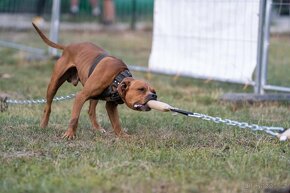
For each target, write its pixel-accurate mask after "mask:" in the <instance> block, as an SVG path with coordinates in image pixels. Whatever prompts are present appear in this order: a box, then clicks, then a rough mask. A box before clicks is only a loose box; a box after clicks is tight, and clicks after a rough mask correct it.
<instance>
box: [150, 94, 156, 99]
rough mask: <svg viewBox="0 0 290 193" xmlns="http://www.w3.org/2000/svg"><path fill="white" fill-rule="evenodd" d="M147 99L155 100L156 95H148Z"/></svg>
mask: <svg viewBox="0 0 290 193" xmlns="http://www.w3.org/2000/svg"><path fill="white" fill-rule="evenodd" d="M149 97H150V99H151V100H157V94H155V93H152V94H150V95H149Z"/></svg>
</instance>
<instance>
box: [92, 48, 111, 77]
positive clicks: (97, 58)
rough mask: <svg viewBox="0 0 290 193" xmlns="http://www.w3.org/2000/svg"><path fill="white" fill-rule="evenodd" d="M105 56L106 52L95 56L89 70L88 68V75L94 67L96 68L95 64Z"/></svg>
mask: <svg viewBox="0 0 290 193" xmlns="http://www.w3.org/2000/svg"><path fill="white" fill-rule="evenodd" d="M107 56H108V54H106V53H102V54H100V55H98V56H97V57H96V59H95V61H94V63H93V64H92V66H91V68H90V70H89V74H88V77H89V76H91V74H92V73H93V71H94V69H95V68H96V66H97V65H98V63H99V62H100V61H101V60H102V59H104V58H105V57H107Z"/></svg>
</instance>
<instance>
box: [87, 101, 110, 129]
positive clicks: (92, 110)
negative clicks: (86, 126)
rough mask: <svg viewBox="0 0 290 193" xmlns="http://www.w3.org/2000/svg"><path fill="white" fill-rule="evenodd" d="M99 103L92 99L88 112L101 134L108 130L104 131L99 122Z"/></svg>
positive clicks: (95, 127)
mask: <svg viewBox="0 0 290 193" xmlns="http://www.w3.org/2000/svg"><path fill="white" fill-rule="evenodd" d="M98 102H99V101H98V100H94V99H90V106H89V111H88V113H89V117H90V120H91V122H92V125H93V127H94V129H95V130H97V131H100V132H101V133H106V130H105V129H103V128H102V127H101V126H100V125H99V123H98V121H97V116H96V107H97V104H98Z"/></svg>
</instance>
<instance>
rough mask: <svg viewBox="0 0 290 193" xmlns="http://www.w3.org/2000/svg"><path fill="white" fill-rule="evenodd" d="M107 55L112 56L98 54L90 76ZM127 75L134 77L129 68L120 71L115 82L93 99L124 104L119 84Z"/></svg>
mask: <svg viewBox="0 0 290 193" xmlns="http://www.w3.org/2000/svg"><path fill="white" fill-rule="evenodd" d="M105 57H110V56H109V55H108V54H106V53H102V54H100V55H98V56H97V57H96V59H95V61H94V63H93V64H92V66H91V68H90V70H89V74H88V77H89V76H90V75H91V74H92V73H93V71H94V69H95V68H96V66H97V64H98V63H100V62H101V60H102V59H104V58H105ZM126 77H132V74H131V73H130V71H129V70H124V71H122V72H120V73H119V74H118V75H117V76H116V77H115V78H114V80H113V82H112V83H111V84H110V86H108V87H107V88H106V89H105V90H104V91H103V92H102V93H101V94H100V95H98V96H96V97H94V98H93V99H98V100H99V99H100V100H105V101H110V102H116V103H117V104H123V103H124V101H123V100H122V98H121V97H120V95H119V93H118V90H117V88H118V85H119V84H120V83H121V82H122V81H123V79H124V78H126Z"/></svg>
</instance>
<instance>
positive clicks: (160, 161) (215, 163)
mask: <svg viewBox="0 0 290 193" xmlns="http://www.w3.org/2000/svg"><path fill="white" fill-rule="evenodd" d="M15 35H17V34H15ZM17 37H18V38H19V37H29V38H26V39H25V38H23V39H21V38H19V39H18V41H22V42H26V41H27V39H29V40H32V42H33V43H31V44H33V45H37V46H39V47H44V45H43V43H42V42H41V40H40V39H39V38H38V37H37V36H36V35H35V33H32V32H29V33H26V32H19V34H18V36H17ZM76 37H77V40H78V41H79V40H83V41H92V42H95V43H98V44H99V45H101V46H102V47H104V48H105V49H107V50H108V51H110V53H112V54H113V55H116V56H118V57H120V58H122V59H123V60H124V61H126V62H127V63H128V64H131V63H133V64H140V65H143V66H145V65H146V63H147V60H148V56H149V52H150V46H151V44H150V42H151V35H150V34H149V33H146V32H136V33H131V32H127V33H97V34H95V33H78V34H73V33H67V34H65V35H64V34H63V35H62V36H61V41H62V42H65V43H66V44H67V43H69V42H77V40H76ZM274 41H275V42H274V44H273V45H278V44H279V41H281V40H280V39H279V38H278V39H275V40H274ZM282 41H284V40H283V39H282ZM116 42H118V44H117V43H116ZM282 48H283V47H279V46H275V51H276V52H277V53H280V54H281V55H285V57H287V56H288V54H287V53H285V51H284V50H283V49H282ZM278 49H280V50H278ZM0 55H1V60H0V72H1V73H7V74H9V75H10V76H11V78H8V79H3V78H2V79H1V78H0V83H1V84H0V90H1V92H5V93H8V94H10V95H11V96H13V97H14V98H18V99H27V98H42V97H44V96H45V92H46V87H47V84H48V81H49V77H50V74H51V70H52V68H53V62H54V61H52V60H42V61H27V60H26V57H27V54H26V53H23V52H18V51H15V50H10V49H6V48H0ZM270 56H271V58H270V61H271V62H273V61H275V68H274V67H273V65H270V68H271V69H272V71H275V73H276V74H279V73H283V74H286V73H289V70H288V69H289V63H288V64H287V62H285V61H284V60H278V59H276V60H275V59H274V58H273V57H274V56H275V57H276V56H277V54H275V53H274V54H273V51H271V55H270ZM288 57H289V56H288ZM280 61H282V62H281V63H280ZM287 61H290V60H287ZM271 64H272V63H271ZM287 65H288V66H287ZM286 66H287V68H286ZM133 74H134V76H135V77H136V78H141V79H145V80H146V81H148V82H150V83H151V84H152V85H153V86H154V87H155V88H156V90H157V92H158V96H159V99H160V100H161V101H164V102H167V103H169V104H172V105H173V106H176V107H180V108H182V109H186V110H189V111H193V112H198V113H204V114H209V115H212V116H219V117H222V118H229V119H233V120H240V121H246V122H249V123H257V124H260V125H269V126H270V125H273V126H282V127H289V123H290V122H289V121H290V120H289V117H290V111H289V108H288V106H287V104H278V103H269V104H254V105H248V104H244V105H241V106H238V107H233V106H232V105H231V104H225V103H221V102H219V100H218V98H219V97H220V96H221V95H223V94H225V93H228V92H251V91H252V88H249V87H248V88H247V89H243V85H234V84H228V83H218V82H209V83H208V82H206V81H203V80H194V79H190V78H182V77H179V78H174V77H171V76H164V75H155V74H146V73H140V72H133ZM271 80H273V81H274V82H277V83H279V82H281V80H278V79H277V78H275V76H273V78H271ZM79 89H81V88H80V87H79V86H78V87H76V88H75V87H73V86H71V85H70V84H64V85H63V86H62V87H61V89H60V90H59V92H58V94H57V95H66V94H69V93H75V92H77V90H79ZM72 102H73V101H71V100H70V101H64V102H59V103H54V105H53V110H52V114H51V119H50V123H49V126H48V128H47V129H41V128H39V120H40V117H41V114H42V111H43V105H35V106H29V105H26V106H22V105H15V106H12V105H11V106H9V109H8V111H6V112H3V113H0V160H1V164H0V190H1V191H0V192H3V193H5V192H9V193H11V192H49V193H51V192H64V193H65V192H85V193H87V192H88V193H91V192H92V193H93V192H144V193H147V192H158V193H159V192H160V193H161V192H168V193H174V192H190V193H195V192H213V193H215V192H231V193H232V192H250V193H251V192H263V190H264V189H265V188H267V187H281V186H287V185H289V180H290V170H289V166H290V160H289V157H290V149H289V143H288V142H286V143H281V142H279V141H278V140H277V139H274V138H272V137H271V136H269V135H266V134H265V133H261V132H252V131H250V130H247V129H239V128H236V127H232V126H226V125H222V124H216V123H213V122H208V121H204V120H200V119H195V118H187V117H184V116H180V115H172V114H171V113H160V112H156V111H150V112H134V111H132V110H130V109H128V108H127V107H126V106H124V105H122V106H120V107H119V111H120V117H121V122H122V125H123V127H124V128H127V131H128V133H129V134H131V136H132V137H131V138H130V139H129V140H125V139H117V138H115V136H114V135H113V134H111V133H110V131H112V129H111V125H110V123H109V120H108V117H107V115H106V112H105V110H104V102H100V104H99V105H98V108H97V112H98V113H97V116H98V120H99V122H100V123H101V125H102V126H103V127H105V128H106V129H107V130H108V131H109V133H108V134H106V135H101V134H99V133H94V132H93V131H92V129H91V124H90V122H89V118H88V116H87V113H86V111H87V109H88V105H87V104H86V105H85V106H84V108H83V111H82V113H81V117H80V121H79V128H78V130H77V139H76V140H73V141H67V140H63V139H61V136H62V134H63V133H64V132H65V130H66V129H67V124H68V121H69V118H70V113H71V108H72Z"/></svg>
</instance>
